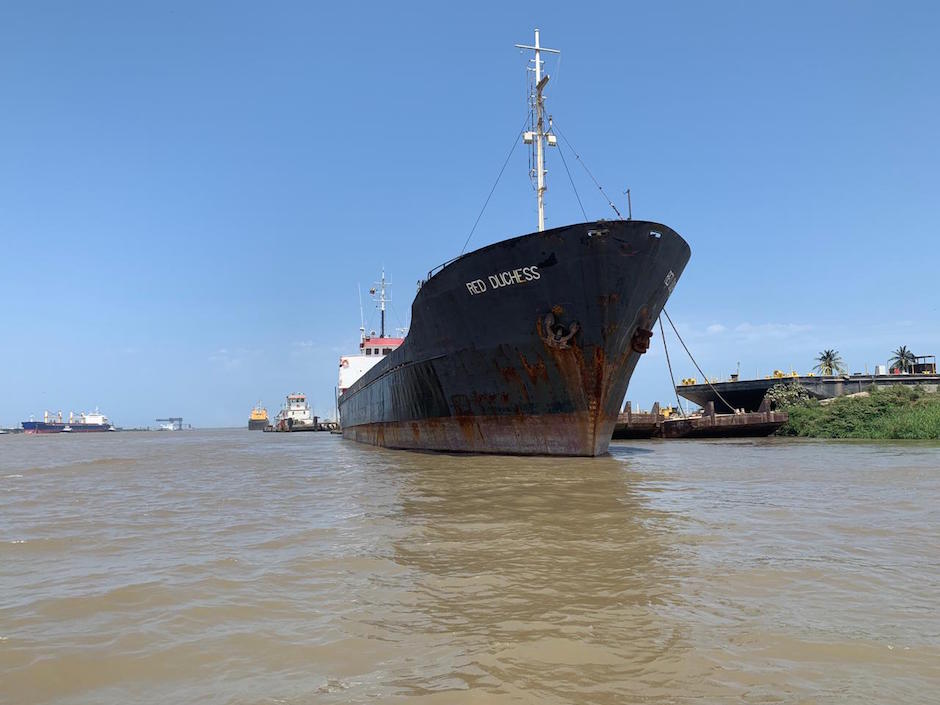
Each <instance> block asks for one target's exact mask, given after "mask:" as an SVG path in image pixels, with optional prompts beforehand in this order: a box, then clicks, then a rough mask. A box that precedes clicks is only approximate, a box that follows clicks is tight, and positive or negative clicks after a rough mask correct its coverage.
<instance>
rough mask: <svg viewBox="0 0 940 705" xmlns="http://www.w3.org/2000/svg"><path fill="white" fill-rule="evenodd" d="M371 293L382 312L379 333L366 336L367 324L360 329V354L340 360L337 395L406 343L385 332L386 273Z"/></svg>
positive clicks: (372, 332)
mask: <svg viewBox="0 0 940 705" xmlns="http://www.w3.org/2000/svg"><path fill="white" fill-rule="evenodd" d="M370 293H371V294H372V295H373V296H376V297H377V298H376V304H377V306H378V308H379V310H380V311H381V321H380V324H379V333H378V335H376V332H375V331H371V332H370V333H369V334H368V335H367V334H366V328H365V324H362V325H360V327H359V354H358V355H343V356H342V357H341V358H340V359H339V381H338V385H337V394H340V395H341V394H343V393H344V392H345V391H346V390H347V389H349V388H350V387H351V386H352V385H353V384H355V383H356V381H358V380H359V379H360V378H361V377H362V376H363V375H364V374H365V373H366V372H368V371H369V370H371V369H372V368H373V367H375V366H376V365H377V364H379V363H380V362H381V361H382V360H383V359H384V358H385V357H386V356H387V355H389V354H390V353H391V352H392V351H393V350H397V349H398V347H399V346H400V345H401V344H402V343H403V342H405V339H404V338H398V337H394V336H388V335H386V332H385V307H386V305H387V303H388V286H387V282H386V280H385V271H384V270H383V271H382V279H381V280H380V281H379V283H378V286H377V287H374V288H372V289H371V291H370Z"/></svg>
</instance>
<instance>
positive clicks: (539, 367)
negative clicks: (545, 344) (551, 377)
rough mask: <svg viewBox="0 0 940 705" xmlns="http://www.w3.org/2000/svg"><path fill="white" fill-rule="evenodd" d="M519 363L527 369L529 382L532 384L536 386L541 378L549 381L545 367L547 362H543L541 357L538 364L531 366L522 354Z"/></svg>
mask: <svg viewBox="0 0 940 705" xmlns="http://www.w3.org/2000/svg"><path fill="white" fill-rule="evenodd" d="M519 361H520V362H521V363H522V366H523V367H524V368H525V371H526V374H527V375H528V376H529V380H530V381H531V382H532V384H536V383H537V382H538V381H539V378H540V377H541V378H542V379H544V380H545V381H546V382H547V381H548V369H546V367H545V360H543V359H542V358H541V357H540V358H539V359H538V362H535V363H533V364H531V365H530V364H529V361H528V360H527V359H526V356H525V355H524V354H523V353H521V352H520V353H519Z"/></svg>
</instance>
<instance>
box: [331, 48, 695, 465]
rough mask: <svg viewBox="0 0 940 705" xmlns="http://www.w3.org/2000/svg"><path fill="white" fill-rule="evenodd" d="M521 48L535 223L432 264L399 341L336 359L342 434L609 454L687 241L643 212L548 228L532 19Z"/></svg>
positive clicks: (379, 440) (462, 447)
mask: <svg viewBox="0 0 940 705" xmlns="http://www.w3.org/2000/svg"><path fill="white" fill-rule="evenodd" d="M518 46H521V48H524V49H528V50H532V51H534V57H535V58H534V60H533V62H532V69H531V71H532V74H533V81H532V96H531V103H532V107H533V123H532V124H531V125H530V129H528V130H526V132H525V133H524V135H523V139H524V141H525V142H526V143H528V144H531V145H532V146H533V151H534V159H533V160H532V163H533V165H534V172H535V173H534V174H533V177H534V181H535V186H536V195H537V199H538V230H537V231H536V232H533V233H530V234H528V235H523V236H521V237H514V238H511V239H508V240H504V241H502V242H498V243H495V244H493V245H489V246H486V247H483V248H481V249H478V250H476V251H474V252H470V253H468V254H464V255H461V256H459V257H458V258H456V259H455V260H453V261H451V262H450V263H448V264H447V265H445V266H443V267H442V268H441V269H440V270H439V271H437V272H436V273H433V272H432V273H429V276H428V279H427V280H426V281H425V282H423V283H422V286H421V288H420V289H419V290H418V293H417V295H416V297H415V300H414V303H413V305H412V309H411V311H412V315H411V326H410V330H409V332H408V335H407V336H406V338H405V339H404V341H403V342H402V343H401V344H400V345H398V346H397V347H395V348H393V349H391V351H390V352H388V353H385V354H382V355H381V356H380V359H379V361H378V362H374V361H373V362H372V363H371V364H368V363H364V366H365V365H368V368H367V370H366V371H365V372H364V373H363V374H362V375H361V376H360V377H358V378H354V375H353V374H352V373H351V374H350V376H349V378H347V379H346V380H344V379H343V376H342V369H343V368H342V367H341V368H340V369H341V374H340V385H339V386H340V389H341V390H342V393H340V394H339V398H338V406H339V413H340V421H341V426H342V429H343V436H344V437H345V438H348V439H352V440H357V441H362V442H367V443H373V444H376V445H380V446H386V447H391V448H410V449H422V450H441V451H458V452H478V453H516V454H545V455H586V456H594V455H600V454H602V453H605V452H606V451H607V447H608V444H609V443H610V438H611V433H612V431H613V428H614V424H615V423H616V421H617V415H618V412H619V410H620V407H621V405H622V402H623V399H624V396H625V393H626V390H627V385H628V383H629V381H630V376H631V375H632V373H633V370H634V368H635V366H636V364H637V362H638V361H639V358H640V356H641V355H642V354H643V353H644V352H646V350H647V349H648V347H649V342H650V337H651V336H652V334H653V333H652V328H653V325H654V323H655V321H656V320H657V318H658V317H659V313H660V311H661V310H662V307H663V306H664V305H665V303H666V300H667V299H668V297H669V295H670V294H671V293H672V291H673V288H674V287H675V285H676V282H677V281H678V279H679V276H680V275H681V273H682V270H683V269H684V267H685V265H686V263H687V262H688V259H689V256H690V250H689V246H688V244H687V243H686V242H685V240H683V239H682V238H681V237H680V236H679V235H678V234H677V233H676V232H675V231H674V230H672V229H671V228H669V227H667V226H665V225H662V224H660V223H655V222H649V221H637V220H632V219H627V220H623V219H620V220H610V221H607V220H597V221H590V222H583V223H576V224H573V225H568V226H563V227H557V228H552V229H550V230H545V229H544V225H545V216H544V198H543V196H544V193H545V190H546V183H545V175H546V170H545V163H544V147H546V146H552V145H553V144H556V140H555V138H554V135H553V134H552V125H551V120H550V119H549V120H548V126H547V127H546V124H545V112H544V98H543V91H544V88H545V86H546V85H547V83H548V80H549V77H548V75H547V74H543V72H542V68H543V67H542V60H541V53H542V52H545V51H548V52H556V50H553V49H545V48H543V47H541V46H540V42H539V32H538V30H536V33H535V44H534V46H528V45H518ZM360 347H361V348H362V346H360ZM380 349H382V346H380ZM356 357H359V356H356ZM346 359H347V360H348V359H349V358H346ZM341 365H342V362H341ZM349 367H352V362H351V361H350V364H349ZM357 369H358V368H357Z"/></svg>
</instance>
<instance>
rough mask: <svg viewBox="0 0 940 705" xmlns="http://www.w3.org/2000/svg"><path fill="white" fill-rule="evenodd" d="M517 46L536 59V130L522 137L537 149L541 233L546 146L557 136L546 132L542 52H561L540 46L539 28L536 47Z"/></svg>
mask: <svg viewBox="0 0 940 705" xmlns="http://www.w3.org/2000/svg"><path fill="white" fill-rule="evenodd" d="M516 46H517V47H518V48H520V49H531V50H532V51H534V52H535V59H534V61H533V63H534V64H535V68H534V69H529V70H530V71H534V72H535V87H534V91H533V93H532V94H530V100H531V101H532V103H533V104H534V105H533V107H534V108H535V130H530V131H528V132H526V133H524V134H523V136H522V137H523V141H524V142H525V143H526V144H534V147H535V177H536V181H537V188H536V193H537V194H538V202H539V232H541V231H543V230H545V189H546V188H547V187H546V186H545V173H546V172H545V154H544V146H545V142H546V141H547V142H548V146H549V147H554V146H555V145H556V140H555V135H552V134H548V133H546V132H545V117H544V115H545V103H544V100H543V98H542V91H543V90H544V89H545V86H546V84H547V83H548V74H545V75H544V76H542V52H543V51H547V52H548V53H550V54H560V53H561V52H560V51H559V50H558V49H547V48H545V47H543V46H541V45H540V44H539V30H538V29H537V28H536V30H535V46H529V45H528V44H516Z"/></svg>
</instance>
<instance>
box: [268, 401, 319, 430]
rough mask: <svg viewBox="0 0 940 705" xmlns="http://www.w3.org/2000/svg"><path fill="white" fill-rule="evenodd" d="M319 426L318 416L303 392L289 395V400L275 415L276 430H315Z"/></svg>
mask: <svg viewBox="0 0 940 705" xmlns="http://www.w3.org/2000/svg"><path fill="white" fill-rule="evenodd" d="M316 427H317V417H316V416H314V415H313V414H312V413H311V411H310V404H308V403H307V397H306V395H305V394H304V393H303V392H295V393H294V394H288V395H287V401H285V402H284V406H282V407H281V410H280V411H278V412H277V416H275V417H274V430H275V431H313V430H315V429H316Z"/></svg>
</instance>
